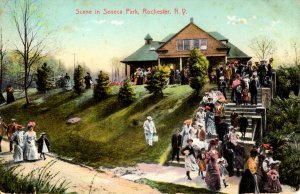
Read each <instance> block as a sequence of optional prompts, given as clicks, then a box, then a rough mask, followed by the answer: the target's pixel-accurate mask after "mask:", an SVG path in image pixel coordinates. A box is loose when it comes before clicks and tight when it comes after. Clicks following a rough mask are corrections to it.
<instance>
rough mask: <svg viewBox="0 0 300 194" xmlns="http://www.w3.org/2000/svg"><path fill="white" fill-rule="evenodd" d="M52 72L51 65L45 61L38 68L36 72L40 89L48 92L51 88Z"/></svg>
mask: <svg viewBox="0 0 300 194" xmlns="http://www.w3.org/2000/svg"><path fill="white" fill-rule="evenodd" d="M50 73H51V69H50V67H49V66H48V65H47V63H44V64H43V65H42V66H41V67H39V68H38V69H37V74H36V85H37V89H38V91H40V92H42V93H46V92H47V91H48V90H50V88H51V84H50V80H49V76H50Z"/></svg>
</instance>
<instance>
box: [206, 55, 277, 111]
mask: <svg viewBox="0 0 300 194" xmlns="http://www.w3.org/2000/svg"><path fill="white" fill-rule="evenodd" d="M272 63H273V58H270V59H269V62H268V63H267V61H265V60H261V61H260V64H259V63H258V62H256V63H255V64H252V62H251V61H248V63H247V64H241V63H239V62H238V61H234V62H232V63H227V64H226V65H225V66H224V65H222V64H220V65H219V66H218V67H217V69H214V70H213V71H212V72H211V73H210V81H211V83H216V84H217V85H218V90H219V91H221V92H222V93H223V95H224V97H225V98H227V96H226V89H227V90H228V89H229V88H232V92H231V96H230V98H231V101H232V102H235V103H237V104H238V105H240V104H244V105H246V104H248V103H249V102H250V103H251V104H257V93H258V91H257V90H258V88H259V87H271V83H272ZM249 94H250V95H249ZM250 97H251V100H250Z"/></svg>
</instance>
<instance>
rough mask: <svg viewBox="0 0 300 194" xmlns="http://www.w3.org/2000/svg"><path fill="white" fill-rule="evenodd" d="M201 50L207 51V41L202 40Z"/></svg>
mask: <svg viewBox="0 0 300 194" xmlns="http://www.w3.org/2000/svg"><path fill="white" fill-rule="evenodd" d="M200 50H207V39H201V45H200Z"/></svg>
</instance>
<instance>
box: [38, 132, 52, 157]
mask: <svg viewBox="0 0 300 194" xmlns="http://www.w3.org/2000/svg"><path fill="white" fill-rule="evenodd" d="M37 144H38V152H39V153H41V155H40V158H41V159H43V158H44V160H46V157H45V153H49V152H50V143H49V140H48V139H47V137H46V133H41V137H40V138H39V139H38V140H37Z"/></svg>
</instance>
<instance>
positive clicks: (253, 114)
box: [167, 89, 262, 167]
mask: <svg viewBox="0 0 300 194" xmlns="http://www.w3.org/2000/svg"><path fill="white" fill-rule="evenodd" d="M231 91H232V90H231V89H229V90H226V97H227V103H226V104H225V106H224V108H225V117H226V119H225V122H226V123H227V124H228V126H230V125H231V122H230V115H231V113H232V111H233V110H234V111H235V112H236V113H238V114H239V115H241V113H244V117H246V118H247V119H248V127H247V129H246V137H245V138H240V139H239V142H242V143H244V144H245V145H246V146H253V145H254V144H255V138H254V136H255V133H256V132H255V128H256V126H253V123H252V122H253V119H261V118H262V115H261V112H260V111H258V109H260V108H262V90H261V89H258V94H257V103H258V104H257V105H251V104H250V101H249V103H248V104H247V105H243V104H241V105H236V103H233V102H231V101H230V98H231ZM236 133H237V134H238V135H239V136H240V137H241V136H242V135H241V133H240V131H239V129H238V130H237V132H236ZM215 138H218V137H217V135H213V136H211V137H207V139H206V141H207V142H209V141H210V140H211V139H215ZM184 157H185V156H183V155H181V154H180V156H179V162H177V161H176V159H175V160H174V161H171V160H170V161H168V162H167V165H170V166H177V167H184Z"/></svg>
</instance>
